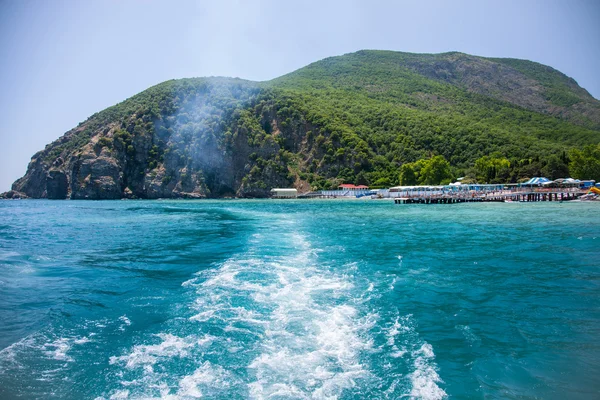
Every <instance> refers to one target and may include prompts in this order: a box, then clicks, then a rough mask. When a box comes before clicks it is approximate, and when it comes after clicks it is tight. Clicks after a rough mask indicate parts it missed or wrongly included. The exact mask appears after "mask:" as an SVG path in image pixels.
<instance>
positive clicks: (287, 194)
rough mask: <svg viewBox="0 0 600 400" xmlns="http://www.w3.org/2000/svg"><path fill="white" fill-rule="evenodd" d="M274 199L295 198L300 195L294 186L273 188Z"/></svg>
mask: <svg viewBox="0 0 600 400" xmlns="http://www.w3.org/2000/svg"><path fill="white" fill-rule="evenodd" d="M271 194H272V196H273V198H274V199H295V198H296V197H298V190H297V189H294V188H274V189H271Z"/></svg>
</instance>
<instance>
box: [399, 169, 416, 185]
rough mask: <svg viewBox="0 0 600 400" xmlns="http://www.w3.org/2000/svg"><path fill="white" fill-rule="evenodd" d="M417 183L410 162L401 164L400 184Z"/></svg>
mask: <svg viewBox="0 0 600 400" xmlns="http://www.w3.org/2000/svg"><path fill="white" fill-rule="evenodd" d="M416 184H417V176H416V175H415V170H414V169H413V166H412V164H403V165H402V167H400V185H401V186H414V185H416Z"/></svg>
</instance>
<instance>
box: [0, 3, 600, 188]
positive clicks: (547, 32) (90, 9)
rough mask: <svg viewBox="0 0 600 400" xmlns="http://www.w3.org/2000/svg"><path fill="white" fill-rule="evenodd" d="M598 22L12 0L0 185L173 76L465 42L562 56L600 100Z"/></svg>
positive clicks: (432, 6)
mask: <svg viewBox="0 0 600 400" xmlns="http://www.w3.org/2000/svg"><path fill="white" fill-rule="evenodd" d="M599 21H600V1H597V0H590V1H587V0H567V1H557V0H544V1H541V0H540V1H537V0H519V1H515V0H502V1H495V0H474V1H466V0H452V1H450V0H448V1H442V0H438V1H426V0H415V1H412V0H404V1H403V0H396V1H393V0H387V1H378V0H370V1H369V0H365V1H353V0H336V1H327V0H319V1H312V0H305V1H292V0H289V1H288V0H285V1H282V0H273V1H271V0H264V1H259V0H257V1H253V0H246V1H233V0H232V1H230V0H214V1H186V0H177V1H158V0H156V1H153V0H101V1H96V0H85V1H80V0H77V1H69V0H62V1H61V0H54V1H52V0H0V110H2V115H1V117H0V192H3V191H6V190H9V189H10V186H11V184H12V182H13V181H14V180H15V179H17V178H19V177H20V176H22V175H23V174H24V173H25V171H26V168H27V164H28V163H29V160H30V159H31V157H32V156H33V155H34V154H35V153H36V152H37V151H39V150H42V149H43V148H44V147H45V145H46V144H48V143H50V142H52V141H53V140H55V139H57V138H59V137H60V136H61V135H62V134H64V133H65V132H66V131H68V130H69V129H71V128H73V127H75V126H76V125H77V124H78V123H80V122H82V121H84V120H85V119H87V118H88V117H89V116H90V115H92V114H94V113H95V112H98V111H101V110H103V109H104V108H106V107H109V106H111V105H113V104H116V103H118V102H120V101H123V100H125V99H126V98H128V97H131V96H133V95H134V94H136V93H138V92H140V91H142V90H144V89H146V88H148V87H150V86H152V85H155V84H157V83H160V82H163V81H165V80H168V79H173V78H184V77H199V76H231V77H239V78H244V79H250V80H258V81H262V80H269V79H273V78H275V77H278V76H280V75H283V74H285V73H288V72H291V71H293V70H296V69H298V68H301V67H303V66H305V65H307V64H309V63H311V62H314V61H317V60H320V59H322V58H325V57H330V56H335V55H341V54H345V53H350V52H354V51H357V50H361V49H381V50H397V51H406V52H414V53H441V52H447V51H460V52H463V53H468V54H473V55H479V56H489V57H513V58H523V59H528V60H532V61H537V62H540V63H543V64H547V65H550V66H552V67H554V68H556V69H558V70H560V71H561V72H563V73H565V74H567V75H568V76H570V77H572V78H574V79H575V80H576V81H577V82H578V83H579V84H580V85H581V86H582V87H584V88H586V89H587V90H588V91H589V92H590V93H591V94H592V95H593V96H594V97H596V98H600V74H599V73H598V71H600V22H599Z"/></svg>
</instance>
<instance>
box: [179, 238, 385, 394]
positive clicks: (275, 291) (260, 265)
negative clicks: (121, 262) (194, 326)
mask: <svg viewBox="0 0 600 400" xmlns="http://www.w3.org/2000/svg"><path fill="white" fill-rule="evenodd" d="M282 236H283V237H282ZM273 240H277V243H279V244H281V243H287V245H288V247H289V248H288V249H283V251H280V252H279V253H280V254H284V255H279V254H273V255H270V256H268V257H265V258H263V259H260V258H255V257H254V255H255V254H261V253H262V252H264V249H263V248H262V246H265V245H268V238H265V236H264V235H261V236H258V235H257V236H256V237H255V238H254V243H255V245H254V246H253V248H251V249H250V250H249V252H248V253H247V254H244V255H243V256H242V257H238V258H233V259H230V260H228V261H227V262H225V263H224V264H223V266H222V267H221V268H220V269H219V270H218V271H217V273H215V274H212V275H210V276H206V277H204V280H202V277H201V278H199V279H198V282H189V281H188V282H187V283H186V285H188V286H194V287H196V291H197V293H198V295H199V296H198V299H197V301H196V304H195V305H194V307H195V308H196V309H197V310H198V313H197V314H195V315H194V316H193V317H191V320H193V321H198V322H207V321H211V320H213V321H214V320H222V321H227V323H228V330H235V329H240V328H241V327H248V328H249V329H248V330H249V331H250V332H253V333H254V334H255V335H256V336H257V337H258V338H259V340H257V342H256V343H255V345H254V352H253V353H254V354H255V356H254V357H253V358H252V359H251V361H250V362H249V363H248V365H247V368H248V371H249V372H250V376H251V377H252V379H250V381H249V382H248V383H247V387H248V394H249V396H250V397H253V398H268V397H283V398H290V397H291V398H337V397H339V396H340V395H341V394H342V392H343V391H344V389H347V388H351V387H354V386H356V385H357V382H358V381H360V380H361V379H366V378H368V377H369V375H370V373H369V370H368V365H364V364H363V363H362V362H361V361H360V354H361V352H363V351H367V350H369V349H371V348H372V346H373V343H372V340H371V339H370V338H369V335H368V330H369V328H370V327H371V326H372V325H373V323H374V317H373V315H370V314H365V315H362V314H361V310H359V309H357V307H356V306H355V305H354V304H352V303H351V302H349V301H348V300H349V298H350V297H351V294H352V289H353V284H352V282H351V281H349V279H348V278H347V277H346V276H343V275H339V274H334V273H332V272H330V271H327V269H326V268H323V267H320V266H318V262H317V253H318V251H316V250H315V249H314V248H313V247H312V246H311V245H310V243H309V242H308V241H307V239H306V237H304V236H303V235H300V234H298V233H289V234H286V235H278V236H277V238H273ZM240 295H242V296H244V298H245V299H246V300H249V301H247V302H246V303H245V304H244V305H243V306H238V307H231V304H232V303H234V302H235V300H236V299H237V298H239V296H240Z"/></svg>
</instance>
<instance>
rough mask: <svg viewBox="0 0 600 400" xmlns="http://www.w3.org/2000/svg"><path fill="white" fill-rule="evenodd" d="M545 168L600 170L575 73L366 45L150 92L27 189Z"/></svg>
mask: <svg viewBox="0 0 600 400" xmlns="http://www.w3.org/2000/svg"><path fill="white" fill-rule="evenodd" d="M534 176H547V177H549V178H559V177H567V176H572V177H574V178H580V179H596V180H599V181H600V101H598V100H596V99H594V98H593V97H592V96H591V95H589V93H587V91H585V90H584V89H582V88H581V87H579V86H578V85H577V83H576V82H575V81H574V80H573V79H571V78H569V77H567V76H565V75H564V74H562V73H560V72H559V71H556V70H554V69H552V68H551V67H547V66H544V65H541V64H537V63H534V62H530V61H525V60H512V59H486V58H482V57H475V56H470V55H466V54H462V53H444V54H410V53H398V52H389V51H359V52H357V53H352V54H347V55H344V56H339V57H332V58H328V59H324V60H321V61H318V62H316V63H313V64H311V65H308V66H307V67H304V68H302V69H300V70H297V71H295V72H293V73H291V74H288V75H285V76H282V77H280V78H277V79H274V80H272V81H268V82H249V81H244V80H240V79H230V78H192V79H181V80H172V81H167V82H164V83H161V84H159V85H156V86H154V87H151V88H149V89H147V90H145V91H144V92H141V93H139V94H137V95H135V96H133V97H132V98H130V99H127V100H126V101H124V102H122V103H120V104H117V105H115V106H113V107H110V108H108V109H106V110H104V111H101V112H99V113H97V114H94V115H92V116H91V117H90V118H89V119H88V120H86V121H84V122H83V123H81V124H80V125H79V126H78V127H76V128H74V129H72V130H71V131H69V132H67V133H66V134H65V135H64V136H62V137H61V138H60V139H58V140H57V141H55V142H53V143H51V144H49V145H48V146H47V147H46V149H44V150H42V151H41V152H39V153H37V154H36V155H34V156H33V158H32V161H31V163H30V165H29V168H28V172H27V174H26V175H25V176H24V177H23V178H21V179H19V180H17V181H16V182H15V183H14V184H13V190H15V191H19V192H23V193H25V194H26V195H28V196H30V197H49V198H66V197H71V198H73V199H78V198H81V199H85V198H90V199H100V198H122V197H131V198H135V197H137V198H159V197H205V196H206V197H223V196H245V197H262V196H267V195H268V193H269V190H270V189H271V188H272V187H276V186H284V187H285V186H295V187H297V188H299V189H300V190H302V191H308V190H317V189H329V188H335V187H337V186H338V185H339V184H341V183H356V184H367V185H370V186H373V187H387V186H391V185H396V184H439V183H445V182H450V181H452V180H454V179H456V178H458V177H464V178H465V179H466V180H467V181H472V182H480V183H484V182H489V183H492V182H493V183H500V182H519V181H523V180H526V179H529V178H531V177H534Z"/></svg>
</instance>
